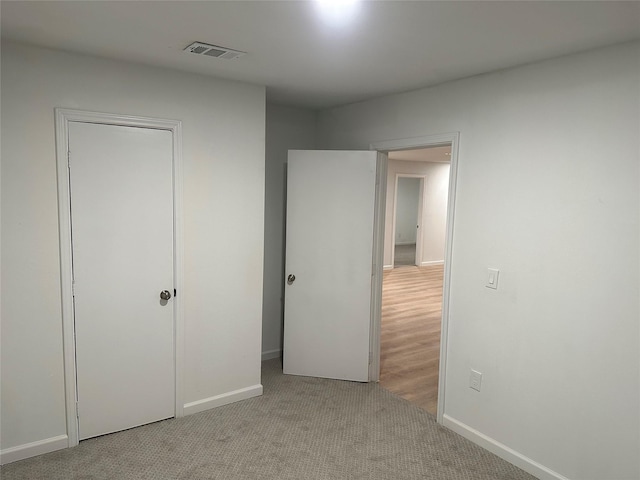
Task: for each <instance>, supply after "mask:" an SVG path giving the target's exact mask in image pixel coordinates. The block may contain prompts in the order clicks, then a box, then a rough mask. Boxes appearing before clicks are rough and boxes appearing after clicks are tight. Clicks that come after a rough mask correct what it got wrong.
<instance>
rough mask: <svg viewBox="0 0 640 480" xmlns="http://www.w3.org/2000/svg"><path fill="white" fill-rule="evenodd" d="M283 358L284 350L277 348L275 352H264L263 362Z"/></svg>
mask: <svg viewBox="0 0 640 480" xmlns="http://www.w3.org/2000/svg"><path fill="white" fill-rule="evenodd" d="M280 357H282V350H281V349H280V348H277V349H275V350H267V351H265V352H262V361H263V362H264V361H265V360H271V359H273V358H280Z"/></svg>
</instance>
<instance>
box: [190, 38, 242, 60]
mask: <svg viewBox="0 0 640 480" xmlns="http://www.w3.org/2000/svg"><path fill="white" fill-rule="evenodd" d="M184 51H185V52H190V53H195V54H197V55H206V56H208V57H215V58H224V59H225V60H231V59H233V58H238V57H241V56H242V55H246V52H239V51H238V50H231V49H230V48H226V47H217V46H216V45H209V44H207V43H202V42H193V43H192V44H191V45H189V46H188V47H187V48H185V49H184Z"/></svg>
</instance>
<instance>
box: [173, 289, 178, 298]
mask: <svg viewBox="0 0 640 480" xmlns="http://www.w3.org/2000/svg"><path fill="white" fill-rule="evenodd" d="M177 294H178V292H177V291H176V289H175V288H174V289H173V298H176V295H177Z"/></svg>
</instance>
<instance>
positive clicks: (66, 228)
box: [55, 108, 184, 447]
mask: <svg viewBox="0 0 640 480" xmlns="http://www.w3.org/2000/svg"><path fill="white" fill-rule="evenodd" d="M70 122H83V123H99V124H104V125H121V126H126V127H141V128H154V129H159V130H168V131H170V132H171V133H172V137H173V182H174V184H173V190H174V288H175V289H176V291H177V295H176V296H175V297H174V302H173V308H174V321H175V323H174V329H175V338H174V341H175V346H174V355H175V358H174V360H175V416H176V417H181V416H182V415H184V412H183V411H182V409H183V390H184V389H183V362H184V306H183V301H182V298H183V297H184V288H183V286H184V269H183V264H184V262H183V259H184V245H183V203H182V195H183V193H182V192H183V190H182V182H183V180H182V122H180V121H179V120H164V119H157V118H149V117H138V116H131V115H116V114H112V113H101V112H88V111H83V110H69V109H64V108H56V109H55V127H56V163H57V171H58V221H59V227H60V228H59V235H60V283H61V293H62V335H63V351H64V379H65V406H66V415H67V437H68V445H67V446H69V447H74V446H76V445H78V441H79V439H78V419H77V416H76V362H75V358H76V352H75V329H74V314H73V296H72V282H73V271H72V268H71V265H72V247H71V217H70V212H71V204H70V201H69V198H70V197H69V191H70V189H69V170H68V158H67V152H68V151H69V123H70Z"/></svg>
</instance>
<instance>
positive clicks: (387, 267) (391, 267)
mask: <svg viewBox="0 0 640 480" xmlns="http://www.w3.org/2000/svg"><path fill="white" fill-rule="evenodd" d="M382 269H383V270H393V265H384V266H383V267H382Z"/></svg>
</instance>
